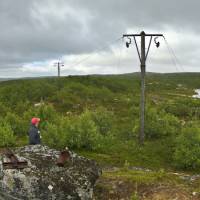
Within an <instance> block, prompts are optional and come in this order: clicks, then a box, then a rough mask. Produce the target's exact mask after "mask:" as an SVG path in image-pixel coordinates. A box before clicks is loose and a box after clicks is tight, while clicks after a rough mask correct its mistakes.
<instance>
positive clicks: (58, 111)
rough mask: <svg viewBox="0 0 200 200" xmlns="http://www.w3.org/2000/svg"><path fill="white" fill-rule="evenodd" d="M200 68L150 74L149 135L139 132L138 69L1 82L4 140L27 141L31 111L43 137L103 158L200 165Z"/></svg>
mask: <svg viewBox="0 0 200 200" xmlns="http://www.w3.org/2000/svg"><path fill="white" fill-rule="evenodd" d="M199 75H200V74H198V73H183V74H151V73H149V74H148V75H147V81H146V96H147V101H146V102H147V105H146V127H145V133H146V142H145V144H144V146H142V147H141V146H139V145H138V143H137V135H138V131H139V102H140V77H139V74H137V73H136V74H126V75H112V76H70V77H62V78H59V79H58V78H43V79H29V80H12V81H5V82H1V84H0V109H1V116H0V132H1V135H0V145H1V147H6V146H21V145H25V144H27V142H28V141H27V131H28V128H29V125H30V119H31V118H32V117H33V116H37V117H40V118H41V125H40V129H41V133H42V141H43V143H44V144H47V145H49V146H51V147H53V148H57V149H62V148H64V147H65V146H68V147H69V148H71V149H73V150H75V151H77V152H79V153H81V154H83V155H87V156H89V157H91V158H94V159H96V160H98V161H99V162H100V163H101V164H102V165H108V164H109V165H110V166H119V167H120V166H121V167H122V166H124V164H125V163H126V164H128V165H130V166H138V167H147V168H150V169H159V168H164V169H181V170H190V171H199V167H200V159H199V158H200V148H199V146H200V126H199V115H200V112H199V108H200V100H199V99H194V98H192V97H191V96H192V95H193V94H194V89H197V88H200V79H199Z"/></svg>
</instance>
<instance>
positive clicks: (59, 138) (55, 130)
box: [41, 123, 67, 149]
mask: <svg viewBox="0 0 200 200" xmlns="http://www.w3.org/2000/svg"><path fill="white" fill-rule="evenodd" d="M41 136H42V142H43V143H45V144H46V145H48V146H50V147H53V148H58V149H63V148H64V147H65V146H66V142H67V141H66V135H65V133H63V132H62V131H61V129H60V128H59V127H58V126H56V125H54V124H51V123H47V125H46V129H45V130H44V131H43V132H42V133H41Z"/></svg>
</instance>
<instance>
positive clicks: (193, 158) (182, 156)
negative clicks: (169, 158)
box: [173, 125, 200, 169]
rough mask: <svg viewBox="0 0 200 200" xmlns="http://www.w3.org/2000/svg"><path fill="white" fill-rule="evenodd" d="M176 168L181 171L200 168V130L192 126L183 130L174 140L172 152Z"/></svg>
mask: <svg viewBox="0 0 200 200" xmlns="http://www.w3.org/2000/svg"><path fill="white" fill-rule="evenodd" d="M173 157H174V162H175V165H176V167H178V168H182V169H197V168H199V167H200V128H199V127H198V126H197V125H192V126H190V127H187V128H185V129H183V131H182V134H181V135H179V136H178V137H177V138H176V146H175V151H174V156H173Z"/></svg>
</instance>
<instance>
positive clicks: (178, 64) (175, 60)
mask: <svg viewBox="0 0 200 200" xmlns="http://www.w3.org/2000/svg"><path fill="white" fill-rule="evenodd" d="M163 38H164V41H165V44H166V46H167V49H168V51H169V54H170V56H171V58H172V61H173V63H174V65H175V67H176V69H177V71H179V69H178V66H179V67H180V68H181V71H182V72H185V70H184V68H183V66H182V64H181V63H180V61H179V59H178V58H177V56H176V54H175V52H174V50H173V49H172V47H171V46H170V45H169V43H168V42H167V40H166V38H165V37H164V36H163Z"/></svg>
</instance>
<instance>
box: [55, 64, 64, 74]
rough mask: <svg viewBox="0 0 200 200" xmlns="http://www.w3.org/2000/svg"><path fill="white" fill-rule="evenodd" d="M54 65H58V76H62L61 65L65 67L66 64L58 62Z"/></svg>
mask: <svg viewBox="0 0 200 200" xmlns="http://www.w3.org/2000/svg"><path fill="white" fill-rule="evenodd" d="M54 66H56V67H58V77H60V67H63V66H64V64H63V63H62V62H56V63H54Z"/></svg>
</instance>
